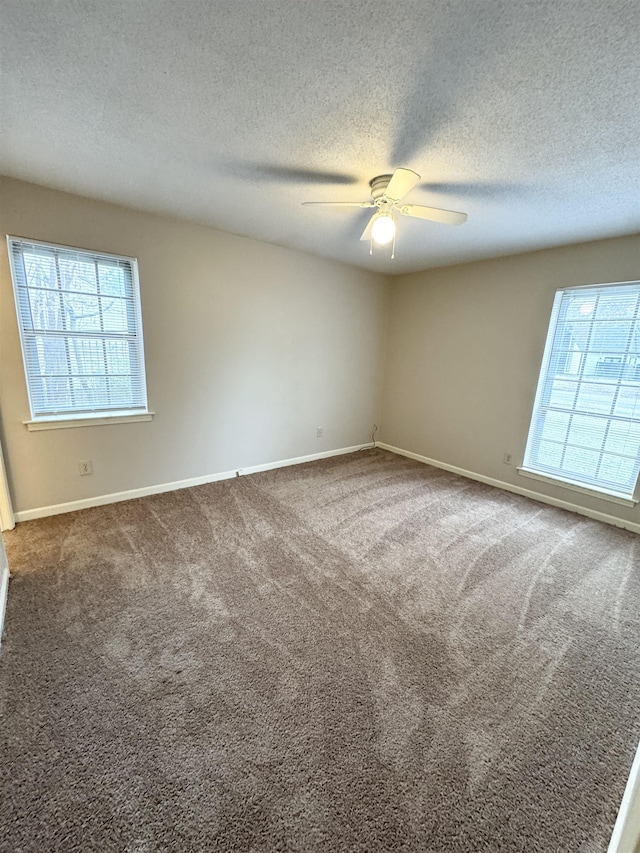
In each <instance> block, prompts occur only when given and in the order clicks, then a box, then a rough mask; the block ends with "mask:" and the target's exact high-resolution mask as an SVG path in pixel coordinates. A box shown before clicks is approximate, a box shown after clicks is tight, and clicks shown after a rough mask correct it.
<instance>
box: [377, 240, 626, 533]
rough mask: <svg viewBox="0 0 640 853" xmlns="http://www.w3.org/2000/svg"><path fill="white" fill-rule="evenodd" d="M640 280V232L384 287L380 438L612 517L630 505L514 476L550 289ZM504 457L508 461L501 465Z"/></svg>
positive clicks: (435, 273)
mask: <svg viewBox="0 0 640 853" xmlns="http://www.w3.org/2000/svg"><path fill="white" fill-rule="evenodd" d="M638 278H640V237H638V236H632V237H622V238H616V239H612V240H602V241H599V242H594V243H583V244H579V245H575V246H565V247H562V248H559V249H550V250H548V251H542V252H533V253H530V254H526V255H516V256H513V257H507V258H501V259H498V260H491V261H482V262H478V263H471V264H464V265H460V266H456V267H447V268H443V269H436V270H430V271H427V272H424V273H419V274H414V275H408V276H403V277H400V278H396V279H394V280H393V281H392V283H391V285H390V288H391V289H390V318H389V322H390V326H389V339H388V352H387V361H386V378H385V386H384V395H383V423H382V430H381V433H382V434H381V439H382V440H383V441H385V442H387V443H388V444H390V445H394V446H396V447H400V448H402V449H404V450H409V451H412V452H413V453H417V454H420V455H422V456H426V457H429V458H431V459H435V460H437V461H439V462H444V463H447V464H449V465H455V466H458V467H460V468H464V469H466V470H468V471H472V472H474V473H476V474H482V475H485V476H488V477H493V478H495V479H498V480H502V481H506V482H507V483H510V484H512V485H515V486H518V487H519V488H524V489H529V490H532V491H535V492H537V493H539V494H543V495H547V496H551V497H555V498H559V499H561V500H565V501H568V502H570V503H574V504H578V505H579V506H583V507H586V508H589V509H592V510H596V511H598V512H603V513H606V514H609V515H614V516H617V517H619V518H622V519H626V520H631V521H635V522H638V521H640V508H638V507H636V508H635V509H630V508H626V507H622V506H619V505H616V504H614V503H611V502H609V501H604V500H600V499H597V498H591V497H589V496H584V495H581V494H579V493H577V492H574V491H569V490H567V489H562V488H557V487H554V486H551V485H546V484H542V483H538V482H536V481H534V480H531V479H526V478H524V477H522V476H521V475H519V474H518V473H517V471H516V468H515V465H519V464H521V463H522V459H523V456H524V448H525V443H526V438H527V431H528V427H529V419H530V416H531V409H532V406H533V399H534V395H535V389H536V383H537V378H538V372H539V369H540V362H541V360H542V352H543V348H544V342H545V337H546V333H547V327H548V323H549V317H550V314H551V306H552V303H553V297H554V292H555V290H556V289H557V288H560V287H567V286H571V285H580V284H595V283H604V282H613V281H628V280H637V279H638ZM505 452H510V453H512V454H513V456H514V466H508V465H505V464H504V463H503V457H504V454H505Z"/></svg>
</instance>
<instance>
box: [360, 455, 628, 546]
mask: <svg viewBox="0 0 640 853" xmlns="http://www.w3.org/2000/svg"><path fill="white" fill-rule="evenodd" d="M376 447H380V448H381V449H382V450H389V451H391V453H397V454H398V455H399V456H406V457H407V458H409V459H415V460H417V461H418V462H424V463H425V465H433V467H434V468H442V469H443V470H445V471H451V472H452V473H453V474H459V475H460V476H461V477H467V478H468V479H470V480H477V481H478V482H479V483H486V484H487V485H488V486H495V487H496V488H498V489H505V490H506V491H507V492H513V493H514V494H516V495H522V496H523V497H525V498H531V499H532V500H534V501H540V503H543V504H549V505H550V506H557V507H560V509H568V510H569V511H570V512H577V513H578V514H579V515H586V516H587V517H588V518H594V519H595V520H596V521H604V522H605V524H612V525H614V526H615V527H624V528H625V529H626V530H631V531H632V532H633V533H640V524H638V523H637V522H635V521H626V520H625V519H623V518H618V517H617V516H615V515H608V514H607V513H606V512H598V511H597V510H595V509H588V508H587V507H584V506H579V505H578V504H574V503H571V502H570V501H564V500H561V499H560V498H552V497H549V495H542V494H540V493H539V492H532V491H531V490H530V489H523V488H521V487H520V486H514V485H512V484H511V483H506V482H505V481H504V480H496V479H494V478H493V477H486V476H485V475H484V474H476V473H475V471H467V470H466V469H465V468H458V466H457V465H449V464H448V463H447V462H439V461H438V460H437V459H429V458H428V457H427V456H420V454H419V453H412V452H411V451H410V450H402V448H400V447H394V446H393V445H392V444H385V443H384V442H382V441H378V442H376Z"/></svg>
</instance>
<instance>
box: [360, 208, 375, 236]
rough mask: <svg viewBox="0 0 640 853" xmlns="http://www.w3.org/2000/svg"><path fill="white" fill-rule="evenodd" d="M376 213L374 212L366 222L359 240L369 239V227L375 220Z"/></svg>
mask: <svg viewBox="0 0 640 853" xmlns="http://www.w3.org/2000/svg"><path fill="white" fill-rule="evenodd" d="M377 215H378V214H377V213H374V214H373V216H372V217H371V219H370V220H369V221H368V222H367V227H366V228H365V229H364V231H363V232H362V237H360V239H361V240H370V239H371V228H372V227H373V223H374V222H375V220H376V217H377Z"/></svg>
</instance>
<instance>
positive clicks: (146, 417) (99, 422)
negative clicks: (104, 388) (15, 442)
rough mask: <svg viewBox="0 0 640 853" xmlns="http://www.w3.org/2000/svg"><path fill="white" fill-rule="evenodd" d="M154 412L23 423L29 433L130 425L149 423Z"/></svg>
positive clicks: (43, 419) (74, 417)
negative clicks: (108, 425)
mask: <svg viewBox="0 0 640 853" xmlns="http://www.w3.org/2000/svg"><path fill="white" fill-rule="evenodd" d="M154 415H155V412H135V413H130V412H114V413H113V414H111V415H105V414H104V413H101V414H99V415H88V414H86V412H85V413H83V414H82V415H62V416H61V417H57V418H37V419H36V420H32V421H23V423H24V425H25V426H26V428H27V429H28V430H29V432H38V431H39V430H43V429H69V428H70V427H85V426H104V425H105V424H131V423H136V422H139V421H150V420H151V419H152V418H153V416H154Z"/></svg>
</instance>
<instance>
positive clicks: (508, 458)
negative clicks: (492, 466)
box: [502, 453, 513, 465]
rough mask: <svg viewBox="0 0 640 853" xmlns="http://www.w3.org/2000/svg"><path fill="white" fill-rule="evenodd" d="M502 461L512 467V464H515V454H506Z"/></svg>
mask: <svg viewBox="0 0 640 853" xmlns="http://www.w3.org/2000/svg"><path fill="white" fill-rule="evenodd" d="M502 461H503V462H504V464H505V465H511V463H512V462H513V454H512V453H505V454H504V457H503V459H502Z"/></svg>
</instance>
